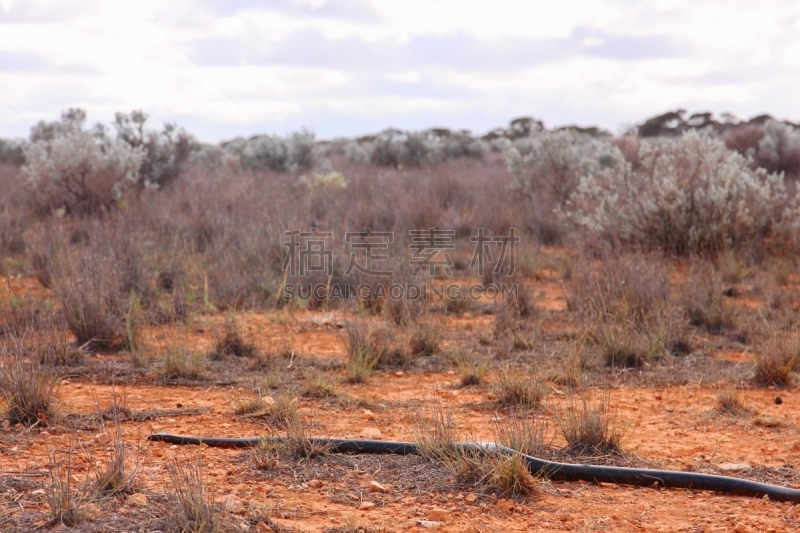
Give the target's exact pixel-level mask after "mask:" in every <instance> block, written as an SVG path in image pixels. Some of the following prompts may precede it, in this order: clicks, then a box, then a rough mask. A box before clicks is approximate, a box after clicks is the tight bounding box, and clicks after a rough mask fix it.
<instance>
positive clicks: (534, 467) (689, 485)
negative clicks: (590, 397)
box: [147, 433, 800, 502]
mask: <svg viewBox="0 0 800 533" xmlns="http://www.w3.org/2000/svg"><path fill="white" fill-rule="evenodd" d="M147 440H149V441H156V442H166V443H170V444H194V445H199V444H205V445H206V446H210V447H213V448H249V447H253V446H257V445H258V444H259V443H261V442H263V441H264V440H267V441H270V442H275V443H284V442H290V439H289V438H287V437H249V438H222V437H190V436H184V435H170V434H166V433H157V434H155V435H150V436H149V437H147ZM308 441H309V443H310V444H311V445H312V446H319V447H324V448H325V449H326V451H328V452H330V453H352V454H395V455H409V454H419V447H418V446H417V445H416V444H415V443H413V442H391V441H376V440H363V439H320V438H311V439H308ZM456 446H458V447H461V448H464V449H473V450H475V451H479V452H480V451H482V452H494V453H502V454H507V455H511V454H516V453H519V452H517V451H516V450H513V449H511V448H508V447H506V446H503V445H500V444H496V443H493V442H464V443H458V444H456ZM521 455H522V456H523V457H524V458H525V461H526V463H527V464H528V469H529V470H530V472H531V473H532V474H534V475H542V476H544V477H547V478H548V479H551V480H553V481H581V480H583V481H592V482H603V483H614V484H617V485H636V486H653V485H657V486H662V487H666V488H684V489H695V490H708V491H713V492H720V493H725V494H735V495H738V496H751V497H756V498H763V497H765V496H766V497H768V498H769V499H770V500H774V501H787V502H800V490H798V489H792V488H788V487H782V486H780V485H771V484H768V483H760V482H758V481H751V480H748V479H740V478H735V477H729V476H717V475H712V474H700V473H696V472H681V471H676V470H655V469H649V468H627V467H621V466H600V465H585V464H570V463H560V462H556V461H548V460H546V459H540V458H538V457H534V456H532V455H525V454H521Z"/></svg>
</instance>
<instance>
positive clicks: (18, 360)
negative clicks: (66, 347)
mask: <svg viewBox="0 0 800 533" xmlns="http://www.w3.org/2000/svg"><path fill="white" fill-rule="evenodd" d="M4 351H6V352H7V353H5V354H4V357H3V358H2V361H0V397H2V399H3V401H4V403H5V414H4V416H5V418H7V419H8V420H9V421H10V422H11V424H12V425H14V424H23V425H25V426H49V425H52V424H53V423H54V422H55V420H56V417H57V414H58V412H57V407H58V403H57V402H56V397H55V393H56V390H57V389H58V382H59V379H60V376H59V375H58V374H57V373H56V371H55V369H54V368H53V367H51V366H43V365H40V364H38V363H35V362H33V361H30V360H29V359H26V358H24V357H22V356H20V355H19V354H18V353H8V348H6V349H5V350H4Z"/></svg>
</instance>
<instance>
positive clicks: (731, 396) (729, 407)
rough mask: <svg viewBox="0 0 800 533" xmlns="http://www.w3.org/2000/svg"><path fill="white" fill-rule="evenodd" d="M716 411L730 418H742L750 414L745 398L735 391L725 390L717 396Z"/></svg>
mask: <svg viewBox="0 0 800 533" xmlns="http://www.w3.org/2000/svg"><path fill="white" fill-rule="evenodd" d="M716 401H717V411H719V412H720V413H724V414H727V415H731V416H744V415H747V414H750V409H749V408H748V407H747V404H746V403H745V398H744V396H743V395H742V393H740V392H739V391H737V390H736V389H733V388H731V389H727V390H725V391H723V392H720V393H719V394H717V397H716Z"/></svg>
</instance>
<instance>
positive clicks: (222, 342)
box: [212, 316, 258, 358]
mask: <svg viewBox="0 0 800 533" xmlns="http://www.w3.org/2000/svg"><path fill="white" fill-rule="evenodd" d="M214 336H215V342H214V352H213V354H212V357H216V358H219V357H224V356H226V355H232V356H234V357H257V356H258V348H257V347H256V345H255V344H254V343H252V342H247V341H246V340H245V339H244V336H243V335H242V330H241V327H240V325H239V323H238V321H237V320H236V319H235V318H233V317H231V316H229V317H227V318H226V319H225V324H224V325H223V329H222V332H215V335H214Z"/></svg>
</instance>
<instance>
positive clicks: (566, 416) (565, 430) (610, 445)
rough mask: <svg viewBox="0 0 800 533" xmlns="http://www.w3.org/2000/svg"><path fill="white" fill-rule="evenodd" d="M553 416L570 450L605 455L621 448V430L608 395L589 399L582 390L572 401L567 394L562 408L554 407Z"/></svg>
mask: <svg viewBox="0 0 800 533" xmlns="http://www.w3.org/2000/svg"><path fill="white" fill-rule="evenodd" d="M555 419H556V423H557V424H558V428H559V430H560V431H561V435H562V436H563V437H564V440H566V441H567V452H569V453H571V454H578V455H605V454H608V453H616V452H619V451H620V449H621V444H622V438H623V433H624V432H623V428H622V427H621V425H620V422H619V420H618V417H617V413H616V412H615V411H612V409H611V406H610V399H609V398H608V396H605V397H603V398H602V399H600V400H598V401H591V400H590V399H589V397H588V395H587V394H586V393H585V392H584V393H581V395H580V399H579V400H578V401H577V402H576V400H575V396H574V395H570V397H569V403H568V405H567V406H566V408H563V409H557V410H556V411H555Z"/></svg>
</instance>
